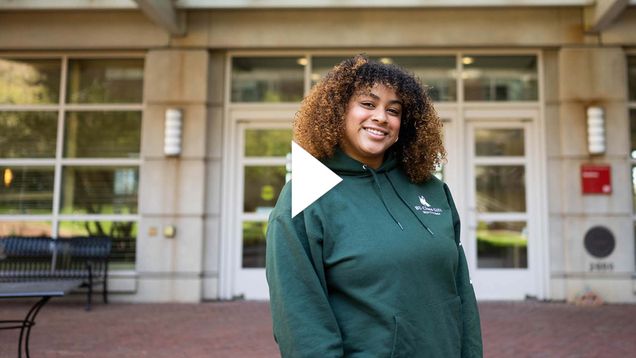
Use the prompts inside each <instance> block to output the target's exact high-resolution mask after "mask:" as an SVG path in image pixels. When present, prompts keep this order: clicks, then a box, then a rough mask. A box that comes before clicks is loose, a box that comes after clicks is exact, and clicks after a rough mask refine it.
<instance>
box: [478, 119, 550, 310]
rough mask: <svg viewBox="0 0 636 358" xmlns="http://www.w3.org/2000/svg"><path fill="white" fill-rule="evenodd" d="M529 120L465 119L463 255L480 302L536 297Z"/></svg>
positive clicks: (535, 217)
mask: <svg viewBox="0 0 636 358" xmlns="http://www.w3.org/2000/svg"><path fill="white" fill-rule="evenodd" d="M533 119H534V118H496V119H493V120H488V119H481V118H480V119H471V118H467V122H466V123H467V131H466V134H467V139H468V141H467V146H468V147H467V150H468V155H467V163H468V174H469V175H468V178H470V179H469V180H470V184H469V188H468V191H469V195H468V216H467V219H468V222H467V227H468V240H469V246H470V248H469V252H468V253H467V254H468V255H470V259H469V262H471V266H472V267H471V273H472V275H473V284H474V286H475V291H476V293H477V297H478V298H479V299H523V298H524V297H526V296H536V295H537V275H536V274H537V272H538V270H537V267H536V266H538V265H536V264H535V252H536V244H537V242H536V241H537V238H538V236H539V235H538V231H539V230H538V228H537V223H536V222H537V220H536V219H537V216H536V215H533V214H532V213H533V212H534V207H536V202H537V200H533V199H532V198H537V195H536V193H537V190H536V188H535V186H536V185H537V183H536V181H535V180H533V176H534V175H535V170H534V165H533V160H536V158H533V157H534V156H533V155H532V153H534V148H533V141H532V139H531V138H532V136H531V134H532V133H531V129H532V127H531V123H532V122H533Z"/></svg>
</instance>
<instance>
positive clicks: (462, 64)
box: [231, 53, 539, 103]
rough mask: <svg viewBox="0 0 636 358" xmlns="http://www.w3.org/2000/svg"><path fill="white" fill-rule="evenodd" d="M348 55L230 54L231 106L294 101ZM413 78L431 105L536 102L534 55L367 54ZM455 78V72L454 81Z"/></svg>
mask: <svg viewBox="0 0 636 358" xmlns="http://www.w3.org/2000/svg"><path fill="white" fill-rule="evenodd" d="M352 55H354V54H353V53H351V54H342V55H327V56H325V55H309V54H299V55H298V56H271V57H267V56H236V57H232V59H231V64H232V69H231V102H232V103H281V102H283V103H298V102H300V101H301V100H302V98H303V95H305V94H306V90H307V89H309V87H307V88H305V84H307V86H313V85H315V84H316V83H318V81H320V80H321V79H322V78H323V77H324V76H325V75H326V74H327V72H328V71H329V70H330V69H331V68H333V66H335V65H337V64H338V63H340V62H341V61H342V60H344V59H346V58H349V57H350V56H352ZM369 58H370V59H372V60H375V61H379V62H383V63H392V64H396V65H398V66H401V67H403V68H405V69H407V70H408V71H410V72H412V73H413V74H415V76H416V77H418V78H419V79H420V80H421V81H422V83H423V84H424V85H425V86H426V87H427V88H428V92H429V95H430V96H431V98H432V99H433V100H434V101H436V102H445V103H452V102H457V101H459V95H458V87H463V89H464V100H466V101H480V102H484V101H485V102H489V101H497V102H511V101H523V102H529V101H538V99H539V90H538V88H539V86H538V66H537V63H538V59H537V56H535V55H506V54H502V55H482V54H453V53H449V54H439V55H438V54H434V55H382V56H380V55H369ZM458 74H461V76H459V77H460V78H458Z"/></svg>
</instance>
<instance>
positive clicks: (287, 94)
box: [232, 57, 307, 102]
mask: <svg viewBox="0 0 636 358" xmlns="http://www.w3.org/2000/svg"><path fill="white" fill-rule="evenodd" d="M305 65H307V59H306V58H304V57H235V58H233V59H232V102H300V100H301V99H302V98H303V88H304V80H303V78H304V74H305V68H304V66H305Z"/></svg>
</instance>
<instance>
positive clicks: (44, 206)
mask: <svg viewBox="0 0 636 358" xmlns="http://www.w3.org/2000/svg"><path fill="white" fill-rule="evenodd" d="M53 172H54V168H53V167H22V166H13V167H2V166H0V175H1V177H0V179H1V180H2V183H0V214H13V215H15V214H50V213H51V212H52V210H53V177H54V176H53Z"/></svg>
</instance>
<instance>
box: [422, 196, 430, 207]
mask: <svg viewBox="0 0 636 358" xmlns="http://www.w3.org/2000/svg"><path fill="white" fill-rule="evenodd" d="M420 203H422V205H424V206H426V207H429V208H430V207H431V204H429V203H428V202H427V201H426V198H424V196H423V195H420Z"/></svg>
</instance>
